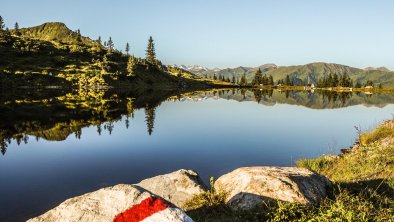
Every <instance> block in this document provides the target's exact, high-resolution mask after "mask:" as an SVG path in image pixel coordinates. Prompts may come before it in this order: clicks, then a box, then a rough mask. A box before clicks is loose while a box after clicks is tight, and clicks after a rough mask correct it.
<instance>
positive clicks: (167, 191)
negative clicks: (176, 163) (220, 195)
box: [136, 169, 206, 207]
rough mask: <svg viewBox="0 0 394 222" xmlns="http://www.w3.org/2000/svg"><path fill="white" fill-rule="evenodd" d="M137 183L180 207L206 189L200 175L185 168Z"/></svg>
mask: <svg viewBox="0 0 394 222" xmlns="http://www.w3.org/2000/svg"><path fill="white" fill-rule="evenodd" d="M136 185H138V186H140V187H142V188H144V189H146V190H148V191H150V192H152V193H154V194H156V195H158V196H160V197H162V198H164V199H165V200H167V201H169V202H171V203H173V204H175V205H176V206H178V207H182V206H183V205H184V204H185V202H187V201H188V200H190V199H191V198H192V197H193V196H194V195H196V194H199V193H202V192H204V191H205V190H206V187H205V185H204V183H203V182H202V180H201V178H200V176H199V175H198V174H197V173H196V172H195V171H193V170H184V169H181V170H178V171H175V172H172V173H168V174H164V175H159V176H155V177H152V178H148V179H145V180H143V181H141V182H140V183H138V184H136Z"/></svg>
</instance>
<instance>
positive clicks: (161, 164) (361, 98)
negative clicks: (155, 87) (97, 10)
mask: <svg viewBox="0 0 394 222" xmlns="http://www.w3.org/2000/svg"><path fill="white" fill-rule="evenodd" d="M393 114H394V94H389V93H387V94H385V93H374V94H371V93H363V92H360V93H354V92H353V93H352V92H347V93H336V92H329V91H314V92H312V91H279V90H262V89H261V90H260V89H257V90H252V89H220V90H211V91H197V92H188V93H182V94H179V93H174V92H165V91H161V92H155V91H148V92H143V93H133V92H117V91H116V90H99V89H97V90H73V91H62V90H57V89H46V90H41V91H35V92H32V93H26V92H25V91H22V92H10V93H2V95H1V97H0V120H1V121H0V142H1V144H0V148H1V154H0V221H11V220H12V221H19V220H21V221H23V220H26V219H28V218H31V217H34V216H37V215H40V214H42V213H44V212H45V211H47V210H49V209H51V208H53V207H55V206H57V205H58V204H59V203H61V202H63V201H64V200H66V199H67V198H70V197H73V196H77V195H81V194H84V193H86V192H91V191H94V190H97V189H99V188H102V187H106V186H111V185H115V184H120V183H129V184H132V183H138V182H139V181H141V180H142V179H145V178H148V177H152V176H156V175H159V174H164V173H169V172H172V171H176V170H178V169H182V168H183V169H193V170H195V171H197V172H198V173H199V174H200V176H201V177H202V178H203V180H204V181H205V182H206V183H208V182H209V178H210V177H211V176H214V177H215V178H217V177H218V176H220V175H223V174H225V173H227V172H229V171H231V170H233V169H236V168H238V167H242V166H254V165H259V166H271V165H272V166H294V165H295V161H296V160H298V159H300V158H305V157H306V158H312V157H317V156H320V155H322V154H338V153H340V150H341V149H342V148H348V147H350V146H352V145H353V144H354V142H355V139H356V137H357V130H361V131H368V130H370V129H372V128H373V127H375V126H376V125H377V124H379V122H381V121H382V120H387V119H391V118H393Z"/></svg>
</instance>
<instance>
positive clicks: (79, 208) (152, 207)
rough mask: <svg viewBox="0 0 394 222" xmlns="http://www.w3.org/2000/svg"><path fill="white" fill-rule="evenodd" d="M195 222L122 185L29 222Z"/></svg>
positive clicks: (72, 201)
mask: <svg viewBox="0 0 394 222" xmlns="http://www.w3.org/2000/svg"><path fill="white" fill-rule="evenodd" d="M43 221H56V222H62V221H64V222H73V221H89V222H90V221H95V222H101V221H103V222H104V221H105V222H108V221H117V222H121V221H144V222H147V221H163V222H170V221H172V222H181V221H186V222H192V220H191V219H190V218H189V217H188V216H187V215H186V214H185V213H184V212H183V211H182V210H181V209H179V208H176V207H174V206H173V205H171V204H169V203H168V202H166V201H165V200H163V199H161V198H159V197H156V196H154V195H152V194H151V193H150V192H148V191H146V190H144V189H142V188H140V187H138V186H133V185H125V184H120V185H116V186H113V187H107V188H103V189H100V190H97V191H95V192H91V193H87V194H84V195H82V196H78V197H74V198H71V199H68V200H66V201H64V202H63V203H61V204H60V205H59V206H57V207H55V208H54V209H52V210H50V211H48V212H46V213H45V214H43V215H41V216H38V217H36V218H33V219H30V220H29V222H43Z"/></svg>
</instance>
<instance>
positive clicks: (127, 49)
mask: <svg viewBox="0 0 394 222" xmlns="http://www.w3.org/2000/svg"><path fill="white" fill-rule="evenodd" d="M125 51H126V53H127V55H129V51H130V45H129V43H126V49H125Z"/></svg>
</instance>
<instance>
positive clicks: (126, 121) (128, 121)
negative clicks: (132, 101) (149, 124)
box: [125, 116, 130, 129]
mask: <svg viewBox="0 0 394 222" xmlns="http://www.w3.org/2000/svg"><path fill="white" fill-rule="evenodd" d="M125 124H126V129H128V128H129V126H130V120H129V116H127V117H126V120H125Z"/></svg>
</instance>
